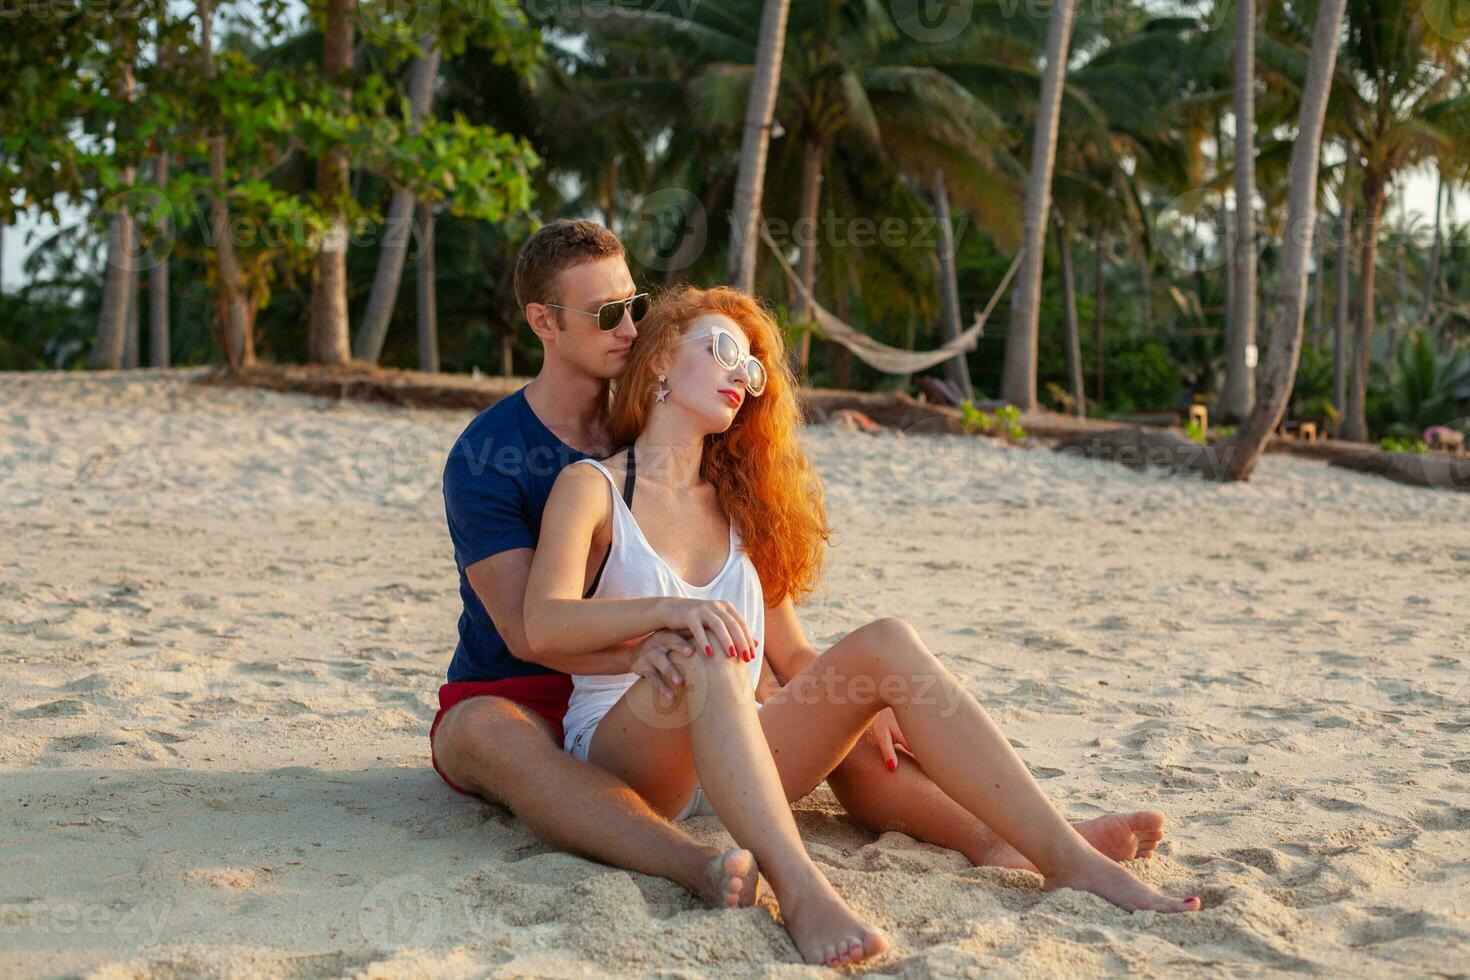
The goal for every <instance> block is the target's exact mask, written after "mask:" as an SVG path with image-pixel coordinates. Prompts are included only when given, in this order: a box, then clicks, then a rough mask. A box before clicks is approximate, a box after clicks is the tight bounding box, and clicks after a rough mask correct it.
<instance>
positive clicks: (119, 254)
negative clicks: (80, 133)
mask: <svg viewBox="0 0 1470 980" xmlns="http://www.w3.org/2000/svg"><path fill="white" fill-rule="evenodd" d="M114 39H115V43H116V46H117V48H118V51H119V54H120V61H121V63H120V65H119V67H118V94H119V95H120V96H121V97H122V100H123V101H124V102H128V103H131V102H132V101H133V99H134V97H135V95H136V91H137V87H136V83H135V81H134V77H133V66H132V58H131V54H130V52H131V51H133V50H135V47H134V46H133V45H132V44H131V43H129V39H128V38H126V36H125V35H124V32H123V30H122V28H121V27H119V28H118V29H117V31H116V32H115V33H114ZM121 170H122V185H123V186H124V187H125V188H130V187H132V186H133V180H134V178H135V176H136V170H135V168H134V166H133V163H132V161H131V160H127V161H125V162H124V164H123V166H122V168H121ZM115 205H116V208H117V210H116V211H114V212H113V215H112V221H111V223H110V224H109V226H108V231H107V277H106V279H105V280H104V282H103V287H102V306H101V308H100V309H99V310H98V312H97V343H96V345H95V346H93V348H92V356H91V362H90V363H91V365H92V367H96V368H111V369H113V370H116V369H118V368H120V367H122V366H123V354H124V349H125V348H126V346H127V335H128V308H129V306H130V305H131V304H132V303H133V293H135V292H136V291H137V288H138V283H137V279H138V277H137V274H136V273H135V272H134V270H133V245H134V240H135V238H136V229H135V228H134V224H133V215H132V212H131V210H130V209H129V208H128V206H127V202H126V200H125V199H124V198H116V199H115Z"/></svg>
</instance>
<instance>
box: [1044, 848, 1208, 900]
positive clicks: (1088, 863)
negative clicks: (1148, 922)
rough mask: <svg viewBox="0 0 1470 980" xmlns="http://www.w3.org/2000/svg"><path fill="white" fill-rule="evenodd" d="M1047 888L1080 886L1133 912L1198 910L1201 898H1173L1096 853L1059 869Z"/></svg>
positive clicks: (1050, 889) (1048, 889)
mask: <svg viewBox="0 0 1470 980" xmlns="http://www.w3.org/2000/svg"><path fill="white" fill-rule="evenodd" d="M1045 888H1046V890H1047V891H1053V890H1055V889H1058V888H1076V889H1077V890H1079V891H1084V892H1092V893H1093V894H1094V895H1097V896H1099V897H1101V898H1105V899H1107V900H1108V901H1110V902H1112V903H1113V904H1114V905H1116V906H1118V907H1119V908H1121V909H1127V910H1128V911H1130V912H1138V911H1151V912H1198V911H1199V910H1200V900H1199V899H1198V898H1185V899H1178V898H1170V897H1169V896H1168V895H1165V894H1164V893H1163V892H1161V891H1158V890H1157V889H1154V888H1151V887H1150V886H1148V885H1146V884H1144V883H1143V882H1142V881H1139V880H1138V879H1137V878H1135V877H1134V876H1133V873H1132V872H1130V871H1129V870H1128V869H1127V868H1125V867H1123V866H1122V865H1121V864H1117V863H1115V862H1113V861H1109V860H1106V859H1104V858H1103V857H1102V856H1101V855H1094V856H1092V857H1090V858H1088V859H1085V860H1083V861H1082V862H1080V863H1079V864H1078V866H1077V867H1075V868H1071V869H1068V870H1067V871H1065V872H1059V873H1057V874H1054V875H1051V876H1049V877H1048V878H1047V879H1046V885H1045Z"/></svg>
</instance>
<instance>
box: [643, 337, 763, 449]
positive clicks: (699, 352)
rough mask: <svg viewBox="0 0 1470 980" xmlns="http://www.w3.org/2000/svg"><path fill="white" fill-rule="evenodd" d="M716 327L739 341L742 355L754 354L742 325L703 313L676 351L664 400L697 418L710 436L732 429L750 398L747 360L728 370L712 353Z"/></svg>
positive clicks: (668, 373)
mask: <svg viewBox="0 0 1470 980" xmlns="http://www.w3.org/2000/svg"><path fill="white" fill-rule="evenodd" d="M716 327H719V328H721V329H723V330H725V331H726V332H728V333H729V334H730V335H731V336H732V337H734V338H735V341H736V343H738V344H739V345H740V351H741V353H742V354H748V353H750V338H749V337H748V336H747V335H746V333H745V331H744V330H742V329H741V327H740V325H739V324H737V323H736V322H735V321H734V320H732V319H730V318H729V317H727V316H725V315H724V314H723V313H705V314H702V315H701V316H699V317H697V318H696V319H695V320H694V322H693V323H691V324H690V325H689V328H688V329H687V330H685V331H684V336H683V338H681V340H680V342H679V344H678V346H676V347H675V348H674V355H673V360H672V362H671V363H670V365H669V369H668V371H667V372H666V374H667V375H668V381H667V382H666V383H665V385H664V387H666V388H668V390H669V394H668V396H667V397H666V398H665V399H664V401H665V402H666V403H667V404H671V405H674V406H677V407H678V408H679V409H681V410H682V411H684V412H686V413H688V414H689V415H691V416H692V417H693V418H695V419H696V420H697V422H698V424H699V426H700V427H701V428H702V429H703V431H704V432H706V433H715V432H724V431H725V430H726V429H728V428H729V427H730V424H731V423H732V422H734V421H735V416H736V415H737V414H738V413H739V411H740V408H741V406H743V405H744V404H745V401H746V399H748V398H750V393H749V392H748V391H746V390H745V383H746V382H747V381H748V380H749V379H750V375H749V374H748V373H747V372H748V370H749V368H748V366H747V364H746V363H745V362H744V360H743V358H742V363H741V364H740V366H739V367H734V368H727V367H725V366H724V365H722V364H721V363H720V362H719V361H718V360H716V358H715V355H714V354H713V352H712V350H711V347H712V344H713V340H712V336H711V331H712V330H713V329H714V328H716ZM655 397H656V396H655Z"/></svg>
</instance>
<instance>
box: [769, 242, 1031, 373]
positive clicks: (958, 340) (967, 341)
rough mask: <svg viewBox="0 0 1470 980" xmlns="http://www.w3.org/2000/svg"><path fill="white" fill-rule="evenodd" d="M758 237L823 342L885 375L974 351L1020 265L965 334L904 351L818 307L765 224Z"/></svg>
mask: <svg viewBox="0 0 1470 980" xmlns="http://www.w3.org/2000/svg"><path fill="white" fill-rule="evenodd" d="M760 234H761V240H762V241H764V242H765V243H766V246H767V247H768V248H769V249H770V250H771V254H772V255H774V256H775V257H776V261H777V262H778V263H780V265H781V269H782V271H784V272H785V273H786V278H787V279H790V280H791V284H792V285H793V286H795V287H796V290H797V292H799V293H801V295H802V296H803V297H804V298H805V299H806V301H807V303H808V305H810V306H811V309H812V313H813V316H814V317H815V318H816V321H817V325H818V326H820V327H821V330H822V337H823V339H825V340H830V341H832V342H834V343H838V344H841V345H842V346H843V347H846V348H847V349H848V350H850V351H852V353H853V355H854V356H856V357H857V358H858V360H860V361H862V362H863V363H864V364H867V365H868V366H870V367H873V368H876V369H877V370H879V371H882V372H883V373H884V374H913V373H915V372H918V371H925V370H928V369H929V368H931V367H933V366H934V365H936V364H943V363H944V362H945V361H947V360H949V359H950V358H952V357H958V356H961V355H963V354H965V353H967V352H969V351H972V350H974V349H975V343H976V341H977V340H978V339H979V337H980V334H981V333H982V332H983V331H984V330H985V321H986V320H988V319H989V318H990V314H991V311H992V310H994V309H995V304H996V303H998V302H1000V297H1001V295H1002V294H1003V293H1004V292H1005V291H1006V286H1008V285H1010V282H1011V277H1012V276H1014V275H1015V274H1016V269H1017V268H1019V267H1020V265H1021V252H1017V253H1016V257H1015V259H1013V260H1012V261H1011V267H1010V268H1009V269H1007V270H1006V274H1005V278H1003V279H1001V281H1000V285H999V286H998V287H997V288H996V290H995V292H994V293H993V294H992V295H991V297H990V302H989V303H987V304H986V305H985V310H984V311H983V312H980V313H976V314H975V322H974V324H973V325H971V327H970V328H969V329H968V330H966V331H965V332H964V333H962V334H960V335H959V336H958V337H954V338H952V339H950V340H946V341H945V342H944V343H942V344H940V345H939V346H938V347H936V348H934V349H933V350H927V351H913V350H904V349H903V348H901V347H890V346H888V345H887V344H884V343H879V342H878V341H877V340H874V339H873V338H872V337H869V336H868V335H867V334H865V333H863V332H862V331H861V330H859V329H857V328H856V327H854V326H852V325H851V324H848V323H844V322H843V321H842V320H841V319H840V318H838V317H837V315H836V314H834V313H832V312H831V311H830V310H828V309H826V308H825V307H823V306H822V304H820V303H818V302H817V299H816V297H815V296H813V295H812V294H811V293H810V292H808V291H807V288H806V287H805V286H804V285H802V282H801V279H800V278H799V277H798V276H797V275H796V273H795V272H794V271H792V269H791V265H790V263H788V262H787V261H786V256H784V255H782V254H781V249H780V248H778V247H777V246H776V243H775V242H774V241H772V240H771V233H770V232H769V231H767V230H766V228H765V223H764V222H762V223H761V229H760Z"/></svg>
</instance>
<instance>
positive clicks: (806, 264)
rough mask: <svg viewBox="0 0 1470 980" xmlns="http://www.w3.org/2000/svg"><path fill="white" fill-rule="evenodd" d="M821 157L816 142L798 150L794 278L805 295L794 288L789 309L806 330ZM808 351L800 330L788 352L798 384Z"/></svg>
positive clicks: (807, 336) (806, 332)
mask: <svg viewBox="0 0 1470 980" xmlns="http://www.w3.org/2000/svg"><path fill="white" fill-rule="evenodd" d="M822 157H823V147H822V144H820V143H818V142H817V141H816V140H807V141H806V143H805V144H804V145H803V147H802V157H801V205H800V215H799V216H798V218H797V221H796V227H797V229H798V237H799V244H800V245H801V253H800V254H799V255H798V256H797V259H796V275H797V278H798V279H800V280H801V284H802V285H803V286H804V287H806V292H805V293H803V292H802V291H801V290H799V289H798V290H797V291H796V300H795V301H794V303H793V304H792V307H791V322H792V324H794V325H799V326H802V327H804V328H805V327H809V326H810V324H811V320H812V307H811V303H810V302H808V300H807V297H808V296H814V295H816V293H815V290H816V284H817V248H818V245H819V236H818V235H817V210H818V209H819V208H820V207H821V204H822ZM811 351H812V333H811V330H810V329H803V330H802V332H801V338H800V339H799V340H798V341H797V342H796V346H795V347H793V348H792V349H791V370H792V372H793V373H794V374H795V375H796V379H797V381H798V382H800V383H805V382H806V378H807V368H808V365H809V364H810V363H811Z"/></svg>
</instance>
